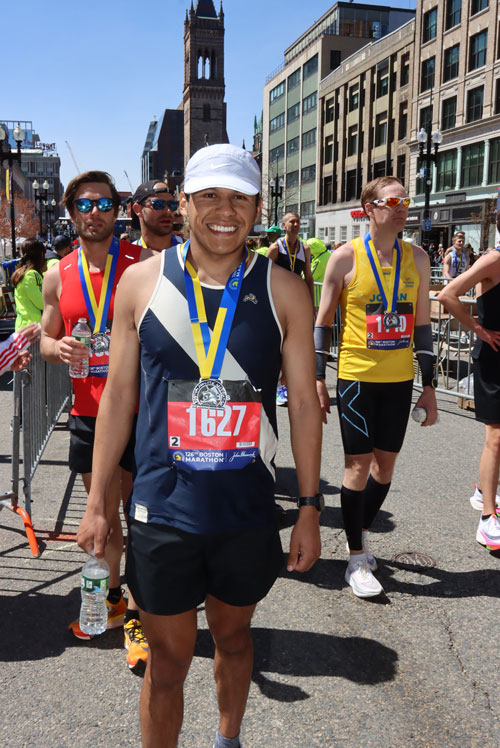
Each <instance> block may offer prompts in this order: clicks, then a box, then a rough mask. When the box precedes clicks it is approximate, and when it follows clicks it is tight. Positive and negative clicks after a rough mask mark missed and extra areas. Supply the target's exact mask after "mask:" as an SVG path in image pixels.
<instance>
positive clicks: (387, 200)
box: [370, 197, 411, 208]
mask: <svg viewBox="0 0 500 748" xmlns="http://www.w3.org/2000/svg"><path fill="white" fill-rule="evenodd" d="M370 203H371V204H372V205H387V207H388V208H396V206H398V205H401V203H403V205H404V206H405V208H407V207H408V206H409V204H410V203H411V198H409V197H381V198H379V199H378V200H370Z"/></svg>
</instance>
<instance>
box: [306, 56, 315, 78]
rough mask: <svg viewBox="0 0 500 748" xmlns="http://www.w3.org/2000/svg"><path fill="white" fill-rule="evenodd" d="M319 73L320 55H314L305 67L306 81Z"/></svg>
mask: <svg viewBox="0 0 500 748" xmlns="http://www.w3.org/2000/svg"><path fill="white" fill-rule="evenodd" d="M317 72H318V55H314V57H311V59H310V60H308V61H307V62H306V64H305V65H304V80H305V79H306V78H310V77H311V75H314V73H317Z"/></svg>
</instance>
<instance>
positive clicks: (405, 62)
mask: <svg viewBox="0 0 500 748" xmlns="http://www.w3.org/2000/svg"><path fill="white" fill-rule="evenodd" d="M409 80H410V53H409V52H407V53H406V54H404V55H402V57H401V76H400V81H399V85H400V86H406V85H407V84H408V82H409Z"/></svg>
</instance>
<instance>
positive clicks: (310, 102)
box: [302, 91, 318, 114]
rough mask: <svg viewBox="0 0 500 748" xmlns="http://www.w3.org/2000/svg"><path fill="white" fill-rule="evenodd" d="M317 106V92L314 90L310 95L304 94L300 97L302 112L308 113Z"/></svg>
mask: <svg viewBox="0 0 500 748" xmlns="http://www.w3.org/2000/svg"><path fill="white" fill-rule="evenodd" d="M317 106H318V93H317V91H315V92H314V93H312V94H311V95H310V96H306V98H305V99H302V114H308V113H309V112H313V111H314V110H315V109H316V107H317Z"/></svg>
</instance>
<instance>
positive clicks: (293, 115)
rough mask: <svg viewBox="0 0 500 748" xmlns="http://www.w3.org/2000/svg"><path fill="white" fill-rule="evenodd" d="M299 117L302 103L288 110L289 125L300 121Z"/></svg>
mask: <svg viewBox="0 0 500 748" xmlns="http://www.w3.org/2000/svg"><path fill="white" fill-rule="evenodd" d="M299 117H300V102H299V103H297V104H294V105H293V106H291V107H289V108H288V113H287V119H286V121H287V122H288V124H290V122H295V120H296V119H298V118H299Z"/></svg>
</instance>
